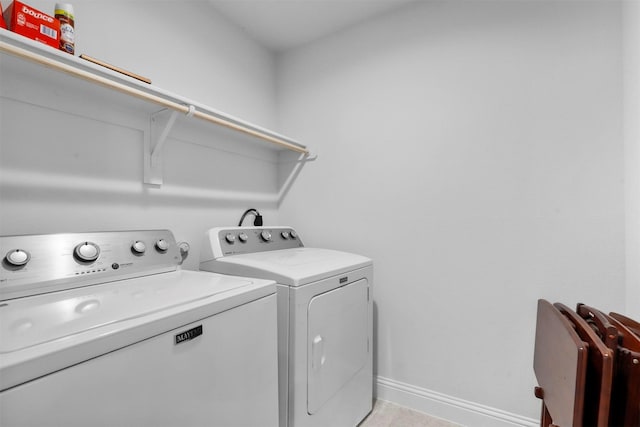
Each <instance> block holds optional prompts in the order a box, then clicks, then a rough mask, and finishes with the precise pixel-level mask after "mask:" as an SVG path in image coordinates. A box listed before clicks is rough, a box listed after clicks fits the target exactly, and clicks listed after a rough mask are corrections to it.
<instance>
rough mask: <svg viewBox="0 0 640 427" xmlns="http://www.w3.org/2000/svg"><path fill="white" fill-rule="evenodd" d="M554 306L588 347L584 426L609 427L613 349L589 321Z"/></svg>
mask: <svg viewBox="0 0 640 427" xmlns="http://www.w3.org/2000/svg"><path fill="white" fill-rule="evenodd" d="M553 306H554V307H555V308H556V309H558V311H560V313H562V314H563V315H564V316H565V317H566V318H567V319H568V320H569V321H570V322H571V324H572V325H573V326H574V328H575V331H576V333H577V334H578V336H579V337H580V339H581V340H582V341H584V342H586V343H587V344H589V350H588V354H589V356H588V358H587V378H586V382H585V396H584V416H583V425H584V426H585V427H609V410H610V404H611V385H612V382H613V358H614V355H615V353H614V350H611V349H610V348H608V347H607V346H606V345H604V343H603V342H602V341H601V340H600V337H599V336H598V335H597V334H596V332H595V331H594V330H593V329H592V328H591V326H589V324H588V323H587V321H586V320H584V319H583V318H582V317H580V316H579V315H578V314H577V313H576V312H574V311H573V310H571V309H570V308H569V307H567V306H566V305H564V304H561V303H555V304H553Z"/></svg>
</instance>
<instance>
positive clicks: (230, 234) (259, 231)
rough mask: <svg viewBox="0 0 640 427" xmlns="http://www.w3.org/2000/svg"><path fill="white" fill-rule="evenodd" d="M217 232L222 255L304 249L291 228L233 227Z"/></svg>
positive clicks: (298, 237)
mask: <svg viewBox="0 0 640 427" xmlns="http://www.w3.org/2000/svg"><path fill="white" fill-rule="evenodd" d="M217 232H218V242H219V244H220V249H221V252H222V254H224V255H237V254H248V253H253V252H265V251H275V250H281V249H292V248H302V247H304V245H303V244H302V241H301V240H300V236H298V233H296V231H295V230H294V229H293V228H291V227H233V228H219V229H217Z"/></svg>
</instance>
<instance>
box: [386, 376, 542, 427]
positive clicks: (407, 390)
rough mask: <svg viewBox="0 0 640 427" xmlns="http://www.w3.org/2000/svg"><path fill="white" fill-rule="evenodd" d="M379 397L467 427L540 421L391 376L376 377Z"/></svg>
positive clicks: (523, 426) (531, 426) (521, 426)
mask: <svg viewBox="0 0 640 427" xmlns="http://www.w3.org/2000/svg"><path fill="white" fill-rule="evenodd" d="M376 397H377V398H378V399H382V400H387V401H390V402H394V403H397V404H399V405H401V406H405V407H408V408H411V409H415V410H416V411H420V412H424V413H426V414H429V415H432V416H434V417H437V418H442V419H444V420H448V421H451V422H454V423H457V424H461V425H463V426H468V427H514V426H518V427H537V426H539V425H540V422H539V421H538V420H535V419H533V418H527V417H523V416H521V415H517V414H512V413H510V412H506V411H502V410H500V409H496V408H492V407H489V406H485V405H481V404H479V403H475V402H470V401H468V400H463V399H459V398H457V397H453V396H447V395H446V394H442V393H438V392H436V391H432V390H427V389H424V388H420V387H416V386H413V385H410V384H405V383H401V382H399V381H395V380H392V379H389V378H384V377H377V378H376Z"/></svg>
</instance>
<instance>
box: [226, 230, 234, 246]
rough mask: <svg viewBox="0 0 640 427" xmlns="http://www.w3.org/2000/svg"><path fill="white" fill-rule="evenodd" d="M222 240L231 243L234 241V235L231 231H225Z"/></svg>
mask: <svg viewBox="0 0 640 427" xmlns="http://www.w3.org/2000/svg"><path fill="white" fill-rule="evenodd" d="M224 240H226V241H227V243H230V244H233V243H234V242H235V241H236V235H235V234H233V233H227V235H226V236H224Z"/></svg>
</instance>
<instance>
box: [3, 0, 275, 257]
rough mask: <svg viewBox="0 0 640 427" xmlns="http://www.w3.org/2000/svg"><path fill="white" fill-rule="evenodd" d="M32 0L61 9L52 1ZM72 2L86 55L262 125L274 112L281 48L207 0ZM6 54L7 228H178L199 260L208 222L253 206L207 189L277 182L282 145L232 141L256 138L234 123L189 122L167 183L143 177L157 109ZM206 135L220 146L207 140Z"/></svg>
mask: <svg viewBox="0 0 640 427" xmlns="http://www.w3.org/2000/svg"><path fill="white" fill-rule="evenodd" d="M29 3H30V4H32V5H33V6H34V7H36V8H39V9H41V10H43V11H49V12H52V10H50V9H51V8H53V2H50V1H44V0H33V1H30V2H29ZM74 6H75V16H76V37H77V38H76V40H77V43H76V54H77V55H78V54H80V53H85V54H88V55H90V56H94V57H96V58H99V59H102V60H104V61H106V62H109V63H112V64H114V65H117V66H120V67H122V68H125V69H128V70H130V71H133V72H135V73H138V74H141V75H144V76H148V77H150V78H151V80H152V81H153V83H154V84H155V85H157V86H158V87H161V88H162V89H165V90H169V91H172V92H175V93H177V94H180V95H182V96H186V97H188V98H192V99H194V100H196V101H198V102H201V103H204V104H208V105H209V106H211V107H213V108H216V109H219V110H220V111H224V112H226V113H229V114H232V115H236V116H238V117H241V118H242V119H245V120H248V121H251V122H254V123H256V124H258V125H261V126H265V127H273V125H274V124H275V87H274V81H275V80H274V60H273V57H272V55H271V54H270V53H269V52H268V51H267V50H265V49H264V48H262V47H260V46H259V45H258V44H257V43H256V42H254V41H252V40H250V39H249V38H248V37H247V36H246V35H245V34H244V33H243V32H242V31H241V30H239V29H237V28H236V27H234V26H232V25H231V24H229V23H228V22H226V21H225V20H224V19H223V18H221V17H220V16H219V15H217V14H216V12H214V10H213V8H212V7H211V6H210V4H209V3H208V2H207V1H190V2H181V1H162V2H160V1H157V2H152V1H127V2H121V1H116V2H77V3H74ZM3 62H4V63H3V64H2V65H3V67H4V68H3V69H2V73H0V76H1V77H0V79H1V81H0V84H1V85H0V96H1V97H0V135H1V138H0V139H1V142H0V144H1V145H0V150H1V156H0V157H1V159H0V162H1V163H0V164H1V167H2V169H1V173H2V186H1V187H0V191H1V192H0V199H1V204H0V233H1V234H4V235H10V234H20V233H53V232H65V231H86V230H113V229H136V228H140V229H148V228H169V229H171V230H173V231H174V233H175V234H176V237H177V238H178V239H179V240H186V241H189V242H190V243H191V246H192V249H193V253H192V255H191V257H190V258H189V260H188V261H187V264H186V266H187V267H189V268H197V263H198V250H199V246H200V243H201V242H200V240H201V238H202V237H201V236H202V235H203V233H204V231H205V230H206V229H207V228H209V227H212V226H218V225H226V224H234V223H236V222H237V221H238V219H239V216H240V214H241V213H242V212H243V211H244V210H245V209H246V208H247V207H249V206H247V205H248V203H246V202H243V203H229V202H221V201H219V200H216V198H208V197H206V196H205V197H199V196H197V194H198V192H201V193H206V192H208V191H215V190H221V191H230V192H231V193H233V192H255V193H256V194H258V195H263V194H272V193H273V192H274V191H276V190H277V179H278V177H277V168H276V167H275V166H274V162H275V158H274V156H273V153H268V152H266V153H265V152H262V151H261V149H259V148H256V149H253V148H251V149H248V150H246V149H244V151H242V150H241V149H240V148H238V149H236V148H234V147H233V145H236V146H238V147H247V145H246V144H244V143H243V142H240V143H239V142H238V141H237V138H238V137H237V136H234V135H233V134H232V133H230V132H223V131H219V132H218V131H216V128H215V127H209V128H207V129H204V130H203V129H201V128H199V127H196V130H194V131H188V132H187V131H180V128H181V124H179V125H178V126H177V130H176V132H174V133H172V135H171V138H170V140H169V142H168V144H167V146H166V149H165V166H164V179H165V185H163V186H162V187H161V188H155V187H152V186H144V185H143V184H142V161H143V160H142V143H143V135H144V130H145V127H146V126H147V125H148V120H149V117H148V116H145V115H139V114H137V112H136V110H135V106H129V107H127V106H126V105H124V106H121V105H115V109H114V105H110V104H109V103H108V101H105V100H103V99H102V98H100V99H96V98H94V97H93V96H92V94H93V92H92V91H87V92H86V93H87V94H88V95H86V96H85V95H83V93H79V94H78V93H72V92H71V91H69V90H67V89H66V86H62V85H60V86H59V87H56V86H55V85H54V83H52V82H49V81H47V79H46V77H45V79H40V80H39V81H38V82H37V83H35V82H33V81H31V80H29V79H28V78H25V77H26V76H27V75H28V74H29V73H30V72H29V71H27V72H26V74H25V73H23V72H22V71H21V70H20V69H18V70H17V71H16V70H10V69H9V68H11V67H10V66H9V65H10V64H9V62H10V61H9V60H4V61H3ZM11 62H13V61H11ZM51 73H55V72H54V71H51ZM56 81H57V80H56ZM57 109H62V110H63V111H62V112H60V111H56V110H57ZM158 109H160V108H158ZM206 130H209V131H210V132H209V133H206V132H205V131H206ZM205 142H206V143H209V144H213V145H215V146H218V147H219V148H220V149H219V150H212V149H209V148H203V147H202V145H200V144H203V143H205ZM225 144H226V145H225ZM170 189H172V190H171V191H170ZM194 194H196V196H194ZM255 207H258V208H262V209H263V210H264V212H263V214H265V221H266V222H267V223H275V222H277V209H276V206H275V204H274V203H271V204H266V205H264V204H262V205H260V204H259V205H258V206H255Z"/></svg>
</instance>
